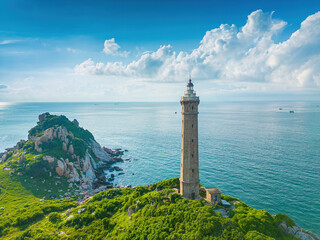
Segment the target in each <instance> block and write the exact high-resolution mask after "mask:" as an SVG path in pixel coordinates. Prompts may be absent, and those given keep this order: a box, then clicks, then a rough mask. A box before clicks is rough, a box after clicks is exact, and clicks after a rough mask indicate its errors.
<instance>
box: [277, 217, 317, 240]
mask: <svg viewBox="0 0 320 240" xmlns="http://www.w3.org/2000/svg"><path fill="white" fill-rule="evenodd" d="M279 228H280V229H281V230H282V231H283V232H284V233H285V234H286V235H287V236H290V237H295V238H297V239H301V240H320V238H319V237H318V236H317V235H315V234H314V233H312V232H310V231H305V230H304V229H302V228H300V227H299V225H297V224H295V225H294V226H287V223H286V222H285V221H283V222H282V223H280V224H279Z"/></svg>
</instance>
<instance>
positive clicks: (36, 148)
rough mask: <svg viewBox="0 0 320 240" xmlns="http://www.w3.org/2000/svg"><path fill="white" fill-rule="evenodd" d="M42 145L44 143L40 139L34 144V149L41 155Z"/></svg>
mask: <svg viewBox="0 0 320 240" xmlns="http://www.w3.org/2000/svg"><path fill="white" fill-rule="evenodd" d="M41 144H42V142H41V141H40V139H39V138H38V139H37V140H36V141H35V143H34V149H35V150H36V151H37V152H39V153H41V152H42V148H41V147H40V145H41Z"/></svg>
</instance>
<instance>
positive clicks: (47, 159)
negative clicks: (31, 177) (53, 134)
mask: <svg viewBox="0 0 320 240" xmlns="http://www.w3.org/2000/svg"><path fill="white" fill-rule="evenodd" d="M42 159H43V160H45V161H48V162H49V163H53V162H54V160H55V158H54V157H51V156H43V157H42Z"/></svg>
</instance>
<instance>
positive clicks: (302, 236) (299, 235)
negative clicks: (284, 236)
mask: <svg viewBox="0 0 320 240" xmlns="http://www.w3.org/2000/svg"><path fill="white" fill-rule="evenodd" d="M294 237H295V238H299V239H301V240H314V238H313V237H311V236H310V235H309V234H307V233H304V232H296V234H295V235H294Z"/></svg>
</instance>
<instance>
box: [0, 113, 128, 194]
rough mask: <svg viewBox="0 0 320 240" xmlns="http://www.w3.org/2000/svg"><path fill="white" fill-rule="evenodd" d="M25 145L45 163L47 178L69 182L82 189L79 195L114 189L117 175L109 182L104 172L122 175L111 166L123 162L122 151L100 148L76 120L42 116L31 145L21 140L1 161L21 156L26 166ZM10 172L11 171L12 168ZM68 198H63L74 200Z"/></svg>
mask: <svg viewBox="0 0 320 240" xmlns="http://www.w3.org/2000/svg"><path fill="white" fill-rule="evenodd" d="M44 126H46V127H44ZM75 135H76V136H77V137H75ZM25 143H27V145H26V146H28V147H27V149H29V150H30V152H29V153H30V154H32V155H38V156H40V157H38V156H34V158H38V159H41V160H42V161H44V162H45V164H44V166H46V167H44V168H42V169H44V171H46V172H48V174H46V175H47V176H48V177H56V178H60V177H64V178H67V179H68V182H69V183H70V186H71V187H72V186H80V187H79V189H78V190H77V191H78V194H83V195H87V196H90V195H92V194H93V193H96V192H98V191H102V190H105V189H107V188H111V187H113V184H112V183H111V182H112V181H113V180H114V175H113V174H112V175H113V177H111V178H110V177H109V178H108V179H109V180H110V181H109V182H108V181H107V179H106V176H105V170H110V171H122V169H121V168H119V167H114V166H112V165H113V164H114V163H118V162H123V160H122V159H121V155H122V154H123V151H121V150H120V149H116V150H111V149H109V148H103V147H101V145H100V144H99V143H98V142H96V141H95V139H94V137H93V135H92V134H91V133H90V132H89V131H87V130H84V129H83V128H81V127H79V122H78V121H77V120H76V119H74V120H73V121H72V122H70V121H69V120H68V119H67V118H66V117H64V116H54V115H50V114H49V113H43V114H41V115H39V122H38V124H37V126H35V127H34V128H32V129H31V130H30V131H29V135H28V142H26V141H23V140H22V141H20V142H19V143H18V144H17V146H15V147H13V148H10V149H7V151H6V152H5V153H2V154H1V156H0V157H1V159H4V160H7V159H8V158H10V157H11V156H19V158H18V162H17V163H18V164H19V165H20V166H26V164H25V165H23V164H24V161H25V160H26V158H25V156H24V153H23V151H25V150H24V147H23V146H24V145H25ZM33 149H34V150H35V151H33ZM29 150H27V151H29ZM35 152H36V153H35ZM9 153H10V154H9ZM8 154H9V155H8ZM42 154H43V155H42ZM7 156H8V157H7ZM16 159H17V158H16ZM7 169H10V166H8V168H7ZM20 169H22V168H20ZM19 171H20V170H19ZM12 174H17V175H20V174H23V173H22V172H16V173H12ZM43 183H44V182H43ZM56 185H57V184H56ZM48 191H49V190H48ZM50 191H51V190H50ZM66 194H67V193H65V194H63V195H64V196H65V197H71V196H70V195H68V194H67V195H66ZM59 195H61V194H59Z"/></svg>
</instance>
